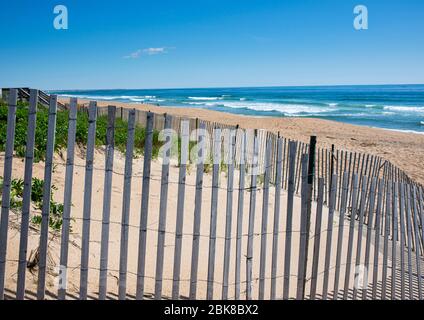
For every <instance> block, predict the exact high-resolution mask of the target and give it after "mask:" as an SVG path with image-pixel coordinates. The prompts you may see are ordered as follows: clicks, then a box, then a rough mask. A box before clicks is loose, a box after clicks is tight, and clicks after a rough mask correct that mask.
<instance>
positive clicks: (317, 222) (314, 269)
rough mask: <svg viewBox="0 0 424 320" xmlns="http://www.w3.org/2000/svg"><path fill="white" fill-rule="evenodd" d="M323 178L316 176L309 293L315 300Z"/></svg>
mask: <svg viewBox="0 0 424 320" xmlns="http://www.w3.org/2000/svg"><path fill="white" fill-rule="evenodd" d="M324 183H325V181H324V178H318V199H317V214H316V220H315V237H314V253H313V256H314V258H313V261H312V276H311V293H310V299H311V300H315V296H316V291H317V278H318V263H319V249H320V243H321V224H322V207H323V203H324Z"/></svg>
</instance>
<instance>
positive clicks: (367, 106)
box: [365, 104, 376, 108]
mask: <svg viewBox="0 0 424 320" xmlns="http://www.w3.org/2000/svg"><path fill="white" fill-rule="evenodd" d="M374 107H376V105H375V104H366V105H365V108H374Z"/></svg>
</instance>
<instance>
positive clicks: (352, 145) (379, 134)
mask: <svg viewBox="0 0 424 320" xmlns="http://www.w3.org/2000/svg"><path fill="white" fill-rule="evenodd" d="M60 100H61V101H62V102H69V99H60ZM79 103H81V104H88V101H87V100H79ZM98 105H99V106H107V105H115V106H117V107H125V108H136V109H140V110H145V111H146V110H150V111H152V112H155V113H165V112H166V113H169V114H171V115H176V116H181V117H187V118H195V117H197V118H199V119H203V120H209V121H214V122H220V123H224V124H230V125H237V124H238V125H240V127H241V128H252V129H266V130H268V131H271V132H275V133H277V132H280V133H281V135H282V136H283V137H286V138H290V139H295V140H299V141H303V142H309V137H310V136H311V135H316V136H317V145H318V147H327V148H331V144H334V145H335V147H336V149H339V150H346V151H352V152H361V153H368V154H373V155H378V156H380V157H382V158H383V159H385V160H389V161H391V162H392V163H393V164H394V165H395V166H397V167H399V168H400V169H402V170H404V171H405V172H406V173H407V174H408V175H409V176H410V178H412V179H413V180H415V181H416V182H419V183H421V184H424V134H423V135H422V134H415V133H405V132H398V131H392V130H385V129H379V128H370V127H365V126H356V125H351V124H346V123H341V122H336V121H329V120H322V119H313V118H291V117H285V118H273V117H252V116H243V115H236V114H230V113H224V112H218V111H213V110H207V109H201V108H177V107H162V106H160V107H159V106H153V105H144V104H135V103H121V102H115V101H98Z"/></svg>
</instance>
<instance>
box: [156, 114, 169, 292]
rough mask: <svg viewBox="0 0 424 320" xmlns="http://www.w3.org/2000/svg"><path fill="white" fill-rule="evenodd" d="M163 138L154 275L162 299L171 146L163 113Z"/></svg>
mask: <svg viewBox="0 0 424 320" xmlns="http://www.w3.org/2000/svg"><path fill="white" fill-rule="evenodd" d="M164 117H165V123H164V127H163V129H164V131H163V132H164V138H165V143H164V146H163V147H162V148H163V154H162V175H161V184H160V185H161V188H160V206H159V226H158V241H157V254H156V276H155V279H156V281H155V299H156V300H158V299H162V277H163V260H164V251H165V232H166V209H167V205H168V182H169V162H170V158H171V148H172V130H171V121H172V118H171V116H169V115H168V114H165V116H164Z"/></svg>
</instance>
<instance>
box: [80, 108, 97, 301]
mask: <svg viewBox="0 0 424 320" xmlns="http://www.w3.org/2000/svg"><path fill="white" fill-rule="evenodd" d="M88 112H89V115H88V137H87V156H86V157H87V158H86V165H85V182H84V208H83V225H82V242H81V243H82V244H81V274H80V299H81V300H86V299H87V280H88V260H89V249H90V218H91V194H92V189H93V186H92V181H93V160H94V146H95V141H96V118H97V105H96V102H90V107H89V110H88Z"/></svg>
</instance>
